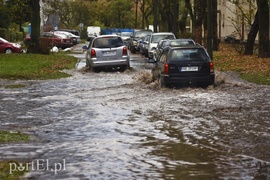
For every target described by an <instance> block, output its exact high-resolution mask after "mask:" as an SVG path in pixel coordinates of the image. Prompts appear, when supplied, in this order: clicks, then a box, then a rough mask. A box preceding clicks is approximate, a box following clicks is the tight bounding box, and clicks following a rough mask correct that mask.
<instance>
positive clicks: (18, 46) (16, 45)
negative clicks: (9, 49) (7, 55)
mask: <svg viewBox="0 0 270 180" xmlns="http://www.w3.org/2000/svg"><path fill="white" fill-rule="evenodd" d="M12 45H13V46H14V47H16V48H21V47H22V46H21V45H20V44H17V43H14V44H12Z"/></svg>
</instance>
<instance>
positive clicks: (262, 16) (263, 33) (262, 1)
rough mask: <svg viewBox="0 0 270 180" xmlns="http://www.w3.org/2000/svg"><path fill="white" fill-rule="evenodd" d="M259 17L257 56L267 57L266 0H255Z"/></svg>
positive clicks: (267, 11)
mask: <svg viewBox="0 0 270 180" xmlns="http://www.w3.org/2000/svg"><path fill="white" fill-rule="evenodd" d="M257 6H258V19H259V57H261V58H266V57H269V55H270V54H269V5H268V0H257Z"/></svg>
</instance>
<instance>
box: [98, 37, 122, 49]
mask: <svg viewBox="0 0 270 180" xmlns="http://www.w3.org/2000/svg"><path fill="white" fill-rule="evenodd" d="M123 45H124V43H123V41H122V39H121V37H101V38H97V39H95V41H94V44H93V47H95V48H113V47H120V46H123Z"/></svg>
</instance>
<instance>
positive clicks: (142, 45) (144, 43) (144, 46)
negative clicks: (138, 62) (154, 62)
mask: <svg viewBox="0 0 270 180" xmlns="http://www.w3.org/2000/svg"><path fill="white" fill-rule="evenodd" d="M149 38H150V35H147V36H145V37H143V38H142V39H141V40H139V45H138V46H139V47H138V48H139V51H140V53H141V54H142V55H145V56H146V57H147V54H148V53H147V50H148V44H149Z"/></svg>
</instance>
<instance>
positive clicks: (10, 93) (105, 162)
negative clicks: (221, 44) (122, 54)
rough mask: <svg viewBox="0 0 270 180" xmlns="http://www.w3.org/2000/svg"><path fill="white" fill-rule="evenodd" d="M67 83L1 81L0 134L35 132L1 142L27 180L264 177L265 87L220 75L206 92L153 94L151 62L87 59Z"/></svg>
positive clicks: (268, 134)
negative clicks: (127, 65) (95, 64)
mask: <svg viewBox="0 0 270 180" xmlns="http://www.w3.org/2000/svg"><path fill="white" fill-rule="evenodd" d="M74 56H76V57H77V58H78V59H79V60H78V64H77V65H76V67H75V69H74V70H66V72H67V73H70V74H72V76H71V77H69V78H65V79H58V80H45V81H6V80H1V81H0V82H1V83H2V84H3V83H4V84H8V83H13V84H14V83H18V84H25V85H26V87H22V88H17V89H6V88H4V87H3V86H1V87H0V102H1V104H0V119H1V121H0V124H1V126H0V129H1V130H11V131H20V132H24V133H28V134H30V135H31V137H32V139H31V141H30V142H29V143H12V144H1V145H0V160H17V161H20V162H22V163H21V166H20V167H19V166H15V165H13V164H11V167H10V172H8V173H11V174H12V173H13V172H15V171H20V170H21V169H22V168H28V170H29V173H27V174H25V176H24V177H23V179H41V180H43V179H44V180H46V179H72V180H73V179H270V151H269V149H270V126H269V125H270V111H269V110H270V101H269V100H270V87H269V86H263V85H255V84H252V83H248V82H245V81H243V80H241V79H240V78H239V77H238V76H237V75H236V74H234V73H232V72H226V73H224V72H223V73H222V72H216V75H217V78H216V79H217V85H216V86H215V87H213V86H211V87H208V88H207V89H202V88H194V87H184V88H162V89H161V88H159V87H158V86H157V84H156V83H155V82H151V81H150V80H149V79H151V75H150V70H151V66H152V65H151V64H149V63H147V61H146V59H145V58H144V57H142V56H141V55H139V54H135V55H134V54H132V55H131V67H132V69H131V70H127V71H125V72H122V73H121V72H117V71H102V72H99V73H93V72H90V71H89V70H87V69H86V68H85V60H84V54H83V53H81V54H74Z"/></svg>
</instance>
